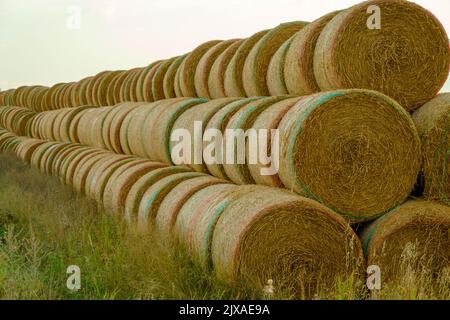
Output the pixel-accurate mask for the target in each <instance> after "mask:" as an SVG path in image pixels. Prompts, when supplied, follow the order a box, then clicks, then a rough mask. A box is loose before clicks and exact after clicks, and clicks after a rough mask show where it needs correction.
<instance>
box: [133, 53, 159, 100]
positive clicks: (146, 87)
mask: <svg viewBox="0 0 450 320" xmlns="http://www.w3.org/2000/svg"><path fill="white" fill-rule="evenodd" d="M162 63H163V61H162V60H161V61H156V62H154V63H152V64H150V65H149V66H148V67H147V68H145V69H144V70H143V72H142V74H141V76H140V77H139V81H138V85H137V89H136V90H138V96H139V95H140V94H141V95H142V96H141V97H142V100H143V101H147V102H152V101H155V98H154V97H153V92H152V83H153V77H154V76H155V73H156V71H157V70H158V67H159V66H160V65H161V64H162Z"/></svg>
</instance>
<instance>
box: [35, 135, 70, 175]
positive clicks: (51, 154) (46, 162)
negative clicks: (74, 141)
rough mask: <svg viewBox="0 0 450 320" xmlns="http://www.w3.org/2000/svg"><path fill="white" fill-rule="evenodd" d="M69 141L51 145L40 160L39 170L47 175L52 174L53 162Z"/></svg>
mask: <svg viewBox="0 0 450 320" xmlns="http://www.w3.org/2000/svg"><path fill="white" fill-rule="evenodd" d="M66 145H67V143H59V142H58V143H55V144H54V145H53V146H51V147H49V148H48V149H47V150H46V151H45V152H44V153H43V154H42V157H41V160H40V162H41V163H40V166H39V170H40V171H41V172H43V173H45V174H47V175H51V174H52V168H53V163H54V161H55V157H56V156H57V154H58V153H59V152H60V151H61V150H63V148H64V147H65V146H66Z"/></svg>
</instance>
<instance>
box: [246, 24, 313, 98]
mask: <svg viewBox="0 0 450 320" xmlns="http://www.w3.org/2000/svg"><path fill="white" fill-rule="evenodd" d="M305 25H307V23H306V22H301V21H295V22H287V23H282V24H280V25H279V26H278V27H276V28H274V29H272V30H270V31H269V32H268V33H267V34H265V35H264V36H263V37H262V38H261V39H260V40H259V41H258V42H257V43H256V44H255V46H254V47H253V48H252V49H251V51H250V53H249V54H248V56H247V57H246V59H245V64H244V68H243V70H242V82H243V86H244V89H245V93H246V94H247V96H248V97H252V96H267V95H269V89H268V88H267V81H266V79H267V70H268V68H269V64H270V60H271V59H272V57H273V55H274V54H275V52H276V51H277V50H278V48H279V47H280V46H281V45H283V43H284V42H285V41H287V40H288V39H289V38H290V37H292V36H293V35H294V34H295V33H296V32H297V31H299V30H300V29H302V28H303V27H304V26H305Z"/></svg>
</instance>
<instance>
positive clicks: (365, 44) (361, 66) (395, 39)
mask: <svg viewBox="0 0 450 320" xmlns="http://www.w3.org/2000/svg"><path fill="white" fill-rule="evenodd" d="M371 5H376V6H378V7H379V8H380V10H381V29H369V28H368V26H367V21H368V19H369V17H370V15H369V14H368V13H367V9H368V7H369V6H371ZM448 43H449V40H448V37H447V34H446V32H445V29H444V27H443V26H442V25H441V23H440V22H439V21H438V20H437V19H436V17H435V16H434V15H433V14H431V13H430V12H428V11H427V10H425V9H424V8H422V7H420V6H418V5H417V4H415V3H412V2H408V1H403V0H393V1H392V0H373V1H366V2H363V3H361V4H358V5H355V6H353V7H351V8H349V9H347V10H344V11H342V12H340V13H339V14H338V15H336V16H335V17H334V18H333V19H332V20H331V21H330V22H329V23H328V24H327V25H326V27H325V28H324V29H323V31H322V33H321V34H320V37H319V39H318V41H317V45H316V50H315V55H314V73H315V77H316V80H317V83H318V84H319V87H320V89H321V90H324V91H325V90H333V89H339V88H364V89H372V90H377V91H380V92H382V93H385V94H386V95H388V96H390V97H392V98H394V99H395V100H397V101H398V102H399V103H400V104H401V105H402V106H403V107H405V108H406V109H407V110H409V111H411V110H414V109H416V108H418V107H419V106H421V105H423V104H424V103H426V102H427V101H429V100H430V99H431V98H433V97H434V96H435V95H436V94H437V93H438V92H439V90H440V89H441V88H442V86H443V84H444V83H445V81H446V79H447V77H448V70H449V65H450V53H449V46H448Z"/></svg>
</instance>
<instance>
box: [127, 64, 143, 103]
mask: <svg viewBox="0 0 450 320" xmlns="http://www.w3.org/2000/svg"><path fill="white" fill-rule="evenodd" d="M144 69H145V68H137V69H136V71H135V72H134V73H133V77H132V78H131V81H130V86H129V88H128V91H129V100H130V101H140V100H141V95H140V94H139V97H138V89H137V87H138V82H139V79H140V76H141V73H142V72H143V70H144Z"/></svg>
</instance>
